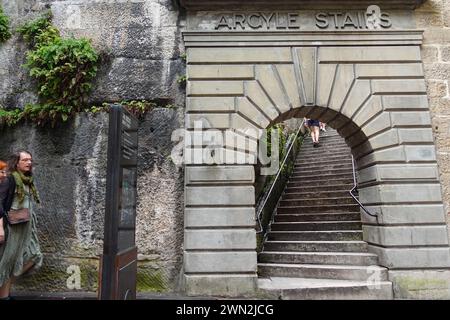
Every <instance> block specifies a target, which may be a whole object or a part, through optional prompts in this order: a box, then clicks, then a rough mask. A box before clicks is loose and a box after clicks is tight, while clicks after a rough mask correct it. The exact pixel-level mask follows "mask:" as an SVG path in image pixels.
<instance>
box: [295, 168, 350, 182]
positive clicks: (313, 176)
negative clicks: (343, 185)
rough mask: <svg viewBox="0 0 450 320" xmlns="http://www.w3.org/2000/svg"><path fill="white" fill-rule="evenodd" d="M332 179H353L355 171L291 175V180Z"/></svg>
mask: <svg viewBox="0 0 450 320" xmlns="http://www.w3.org/2000/svg"><path fill="white" fill-rule="evenodd" d="M332 179H336V180H338V179H352V180H353V173H352V171H347V172H345V173H337V174H311V175H304V174H302V175H298V176H291V177H290V179H289V181H290V182H295V181H305V180H306V181H308V182H309V181H315V180H332Z"/></svg>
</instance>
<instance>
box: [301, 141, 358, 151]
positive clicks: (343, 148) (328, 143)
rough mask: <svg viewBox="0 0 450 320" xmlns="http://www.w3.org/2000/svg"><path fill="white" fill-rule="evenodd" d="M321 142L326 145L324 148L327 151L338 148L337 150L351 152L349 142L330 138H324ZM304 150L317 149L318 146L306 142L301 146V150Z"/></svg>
mask: <svg viewBox="0 0 450 320" xmlns="http://www.w3.org/2000/svg"><path fill="white" fill-rule="evenodd" d="M320 142H321V143H323V145H324V147H325V148H324V149H325V150H326V151H330V150H336V151H348V152H350V150H351V149H350V148H349V147H348V146H347V144H345V142H344V143H342V142H335V141H329V140H322V141H320ZM303 150H308V151H310V150H314V151H315V150H317V148H314V145H313V144H312V143H304V144H303V145H302V146H301V148H300V152H302V151H303Z"/></svg>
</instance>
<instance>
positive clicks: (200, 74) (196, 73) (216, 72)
mask: <svg viewBox="0 0 450 320" xmlns="http://www.w3.org/2000/svg"><path fill="white" fill-rule="evenodd" d="M187 76H188V78H189V79H191V80H195V79H221V80H229V79H253V78H254V76H255V75H254V71H253V66H251V65H235V66H233V65H228V66H227V65H217V66H214V65H213V66H208V65H189V66H188V68H187Z"/></svg>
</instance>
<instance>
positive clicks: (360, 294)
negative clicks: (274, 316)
mask: <svg viewBox="0 0 450 320" xmlns="http://www.w3.org/2000/svg"><path fill="white" fill-rule="evenodd" d="M258 291H259V293H260V294H261V295H262V296H265V297H266V298H267V299H273V300H392V299H393V290H392V282H389V281H381V282H377V283H368V282H367V281H352V280H332V279H310V278H285V277H270V278H260V279H258Z"/></svg>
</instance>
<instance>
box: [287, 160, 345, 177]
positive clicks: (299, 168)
mask: <svg viewBox="0 0 450 320" xmlns="http://www.w3.org/2000/svg"><path fill="white" fill-rule="evenodd" d="M322 170H347V171H352V172H353V167H352V163H351V162H349V163H348V164H342V163H341V162H339V163H337V164H331V165H318V166H317V165H315V164H312V165H303V166H297V167H294V171H293V174H296V173H301V172H309V171H322Z"/></svg>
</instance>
